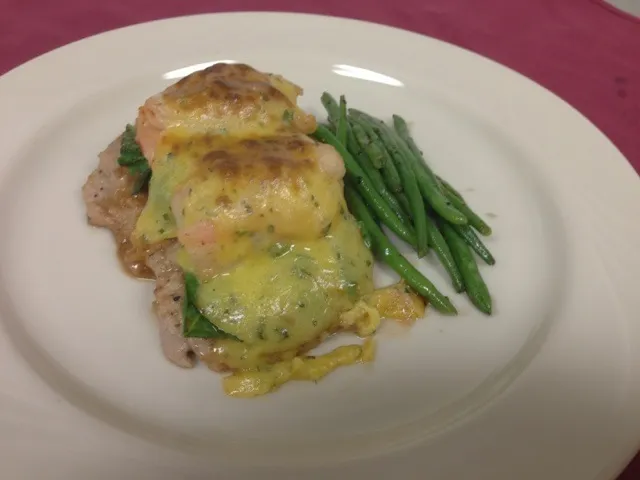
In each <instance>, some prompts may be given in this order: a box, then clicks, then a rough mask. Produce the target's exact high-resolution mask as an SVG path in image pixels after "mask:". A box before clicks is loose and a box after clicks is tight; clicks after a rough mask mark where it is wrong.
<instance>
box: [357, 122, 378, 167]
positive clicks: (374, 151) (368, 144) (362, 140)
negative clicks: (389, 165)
mask: <svg viewBox="0 0 640 480" xmlns="http://www.w3.org/2000/svg"><path fill="white" fill-rule="evenodd" d="M350 126H351V131H352V132H353V135H354V137H355V138H356V141H357V142H358V144H359V145H360V148H362V150H364V151H365V152H367V155H369V158H370V159H371V163H372V164H373V166H374V167H375V168H378V169H379V168H382V166H383V165H384V163H383V160H384V153H383V151H382V149H381V148H380V145H378V144H377V143H376V142H372V141H371V138H369V135H367V132H366V131H365V129H364V128H362V125H360V124H358V123H356V122H350Z"/></svg>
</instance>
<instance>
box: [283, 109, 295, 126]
mask: <svg viewBox="0 0 640 480" xmlns="http://www.w3.org/2000/svg"><path fill="white" fill-rule="evenodd" d="M282 120H283V121H284V122H285V123H291V122H292V121H293V110H288V109H287V110H285V111H284V112H283V114H282Z"/></svg>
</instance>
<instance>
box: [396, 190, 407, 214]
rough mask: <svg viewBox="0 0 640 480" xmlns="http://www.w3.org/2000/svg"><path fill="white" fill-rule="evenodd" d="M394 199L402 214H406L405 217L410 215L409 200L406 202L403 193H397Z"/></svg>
mask: <svg viewBox="0 0 640 480" xmlns="http://www.w3.org/2000/svg"><path fill="white" fill-rule="evenodd" d="M395 197H396V199H397V200H398V203H399V204H400V206H401V207H402V209H403V210H404V213H406V214H407V215H409V214H411V207H410V206H409V200H407V196H406V195H405V194H404V193H402V192H399V193H396V194H395Z"/></svg>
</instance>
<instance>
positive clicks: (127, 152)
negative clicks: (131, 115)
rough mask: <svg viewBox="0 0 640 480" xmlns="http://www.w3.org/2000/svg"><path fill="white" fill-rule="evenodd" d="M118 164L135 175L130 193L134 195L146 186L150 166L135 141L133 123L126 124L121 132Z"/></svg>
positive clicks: (149, 174)
mask: <svg viewBox="0 0 640 480" xmlns="http://www.w3.org/2000/svg"><path fill="white" fill-rule="evenodd" d="M118 165H120V166H122V167H126V168H127V169H128V170H129V173H130V174H131V175H133V176H134V177H135V182H134V184H133V190H132V192H131V193H132V194H133V195H136V194H138V193H140V192H141V191H143V190H145V189H147V188H148V185H149V180H150V179H151V167H149V162H147V159H146V158H145V157H144V155H143V154H142V149H141V148H140V145H138V142H136V129H135V127H134V126H133V125H127V126H126V127H125V129H124V133H123V134H122V142H121V144H120V156H119V157H118Z"/></svg>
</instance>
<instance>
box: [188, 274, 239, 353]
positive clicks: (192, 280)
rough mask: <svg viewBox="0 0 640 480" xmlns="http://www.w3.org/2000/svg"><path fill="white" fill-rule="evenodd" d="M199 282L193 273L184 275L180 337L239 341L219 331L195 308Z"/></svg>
mask: <svg viewBox="0 0 640 480" xmlns="http://www.w3.org/2000/svg"><path fill="white" fill-rule="evenodd" d="M199 287H200V282H199V281H198V279H197V278H196V276H195V275H194V274H193V273H188V272H185V273H184V291H185V296H184V302H183V304H182V314H183V316H184V320H183V323H182V335H183V336H184V337H196V338H231V339H234V340H238V341H240V339H239V338H238V337H236V336H234V335H231V334H230V333H227V332H225V331H223V330H220V329H219V328H218V327H216V326H215V325H214V324H213V323H211V322H210V321H209V319H208V318H207V317H205V316H204V315H202V313H200V310H198V307H196V304H195V300H196V295H197V293H198V288H199Z"/></svg>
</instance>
